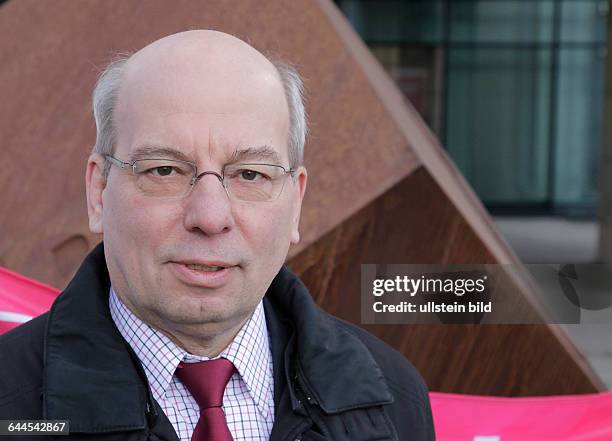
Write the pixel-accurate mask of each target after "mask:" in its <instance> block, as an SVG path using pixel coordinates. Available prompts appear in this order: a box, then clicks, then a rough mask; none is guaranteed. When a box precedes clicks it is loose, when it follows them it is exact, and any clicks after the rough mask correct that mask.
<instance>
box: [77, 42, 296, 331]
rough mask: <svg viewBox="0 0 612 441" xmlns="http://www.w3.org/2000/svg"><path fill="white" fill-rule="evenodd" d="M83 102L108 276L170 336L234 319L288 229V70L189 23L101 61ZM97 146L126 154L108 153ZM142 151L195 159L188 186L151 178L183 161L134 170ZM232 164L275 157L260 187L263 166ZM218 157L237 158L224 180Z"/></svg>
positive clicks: (250, 305) (93, 202)
mask: <svg viewBox="0 0 612 441" xmlns="http://www.w3.org/2000/svg"><path fill="white" fill-rule="evenodd" d="M94 107H95V110H94V112H95V113H96V123H97V126H98V139H97V144H96V148H95V149H96V152H94V153H93V154H92V156H91V157H90V160H89V163H88V167H87V177H86V180H87V198H88V211H89V222H90V228H91V230H92V231H94V232H98V233H103V234H104V248H105V253H106V261H107V265H108V270H109V275H110V278H111V282H112V284H113V287H114V288H115V290H116V291H117V293H118V294H119V296H120V297H121V299H122V300H123V301H124V302H125V303H126V304H127V306H128V307H129V308H130V309H131V310H132V311H133V312H134V313H136V315H138V316H139V317H140V318H141V319H143V320H144V321H146V322H148V323H150V324H151V325H153V326H154V327H156V328H158V329H160V330H162V331H164V332H165V333H167V334H169V335H171V336H173V337H175V338H176V339H177V340H182V339H183V338H184V337H185V336H200V337H201V338H206V337H210V336H215V335H222V334H223V333H228V332H229V333H231V332H234V331H236V330H237V328H238V327H239V326H240V325H241V324H242V323H243V322H244V321H245V320H246V319H247V318H248V316H249V315H250V314H251V312H252V311H253V309H254V307H255V306H256V305H257V303H258V302H259V300H260V299H261V298H262V296H263V295H264V294H265V291H266V290H267V288H268V286H269V284H270V282H271V281H272V279H273V278H274V276H275V275H276V273H277V272H278V270H279V269H280V267H281V265H282V264H283V262H284V260H285V258H286V255H287V252H288V248H289V245H290V243H292V242H293V243H295V242H297V241H298V240H299V233H298V222H299V217H300V207H301V202H302V198H303V195H304V190H305V186H306V172H305V169H304V168H303V167H302V155H303V154H302V151H303V143H304V135H305V116H304V111H303V105H302V102H301V83H300V81H299V77H298V76H297V74H295V73H294V72H293V71H292V70H291V69H290V68H287V67H286V66H283V65H281V64H280V63H279V64H277V65H274V64H272V63H271V62H270V61H269V60H268V59H266V58H265V57H264V56H263V55H262V54H260V53H259V52H257V51H256V50H255V49H253V48H252V47H251V46H249V45H247V44H246V43H244V42H243V41H241V40H239V39H237V38H235V37H232V36H230V35H227V34H223V33H220V32H214V31H189V32H184V33H180V34H175V35H171V36H169V37H166V38H163V39H161V40H158V41H156V42H154V43H152V44H151V45H149V46H147V47H145V48H144V49H142V50H140V51H139V52H137V53H135V54H134V55H132V56H131V57H129V58H128V59H127V61H121V62H118V63H115V64H113V65H111V67H110V69H109V70H107V71H106V73H105V74H104V75H103V76H102V77H101V80H100V82H99V84H98V86H97V88H96V92H95V93H94ZM106 154H111V155H112V156H113V157H114V158H116V159H117V160H118V161H121V162H124V163H129V164H130V165H127V166H126V167H125V168H120V167H119V166H118V167H115V166H111V164H110V161H109V160H107V159H106V158H105V156H104V155H106ZM144 159H170V160H178V161H179V162H176V163H174V164H177V165H181V164H185V163H187V162H188V163H192V164H195V166H196V167H197V174H198V175H199V179H198V180H197V181H196V182H195V184H193V186H192V187H190V186H189V185H188V184H187V191H188V192H187V193H186V194H185V193H183V192H180V191H178V190H173V191H171V192H170V193H169V192H168V191H166V190H164V191H160V190H159V188H165V189H167V188H170V187H169V185H170V184H168V182H170V181H169V179H174V177H179V175H180V170H190V169H189V167H190V166H189V165H187V168H182V167H177V168H174V167H170V166H167V165H164V167H158V168H155V169H152V170H151V169H147V168H146V167H141V166H142V164H148V163H146V162H139V163H137V166H136V168H135V169H133V167H132V166H131V164H133V163H134V161H135V160H144ZM118 161H116V160H115V161H114V162H115V165H118V164H119V165H120V162H118ZM180 161H182V162H180ZM168 164H170V165H172V162H170V163H168ZM237 164H268V165H273V166H277V167H273V168H272V169H273V170H277V171H278V174H277V176H276V177H275V185H274V186H273V188H275V189H282V190H281V191H280V192H274V195H273V196H274V197H267V196H268V193H266V192H267V189H266V188H265V187H262V188H263V189H262V188H260V187H258V185H259V184H257V183H256V182H254V181H256V180H260V181H262V182H263V180H266V179H268V178H267V177H266V176H263V175H260V174H258V173H256V172H253V171H249V170H255V171H259V170H260V169H259V168H257V167H258V166H255V167H242V166H241V167H236V165H237ZM154 165H156V166H157V165H159V164H154ZM278 166H280V167H282V168H280V167H278ZM228 167H230V168H232V167H233V169H234V170H236V171H234V172H233V174H232V176H233V177H231V178H228V176H227V173H226V176H225V180H224V183H226V184H229V186H228V188H227V191H226V189H225V188H224V186H223V185H222V183H221V181H220V176H221V174H222V173H223V171H224V170H225V171H227V170H228ZM245 170H246V171H245ZM288 170H295V172H291V173H285V172H284V171H288ZM205 171H211V172H215V173H217V174H218V175H215V174H204V175H202V172H205ZM183 181H184V180H183ZM183 181H178V182H183ZM187 181H189V179H187ZM254 185H255V187H253V186H254ZM152 188H153V189H152ZM181 188H183V187H181ZM271 188H272V187H271ZM276 193H278V194H276ZM270 194H271V193H270ZM253 199H256V200H253ZM268 199H271V200H268Z"/></svg>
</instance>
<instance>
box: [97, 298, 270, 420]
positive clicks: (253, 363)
mask: <svg viewBox="0 0 612 441" xmlns="http://www.w3.org/2000/svg"><path fill="white" fill-rule="evenodd" d="M109 306H110V312H111V317H112V318H113V321H114V322H115V324H116V326H117V328H118V329H119V332H120V333H121V335H122V336H123V338H124V339H125V340H126V341H127V342H128V343H129V344H130V346H131V347H132V349H133V350H134V352H135V353H136V355H137V356H138V358H139V359H140V361H141V363H142V365H143V368H144V370H145V373H146V375H147V379H148V381H149V385H150V387H151V392H152V393H153V397H154V398H155V399H156V400H157V401H158V402H161V400H163V399H165V395H166V391H167V390H168V387H169V385H170V383H171V381H172V377H173V376H174V372H175V371H176V368H177V366H178V364H179V363H180V362H181V361H183V360H188V361H203V360H208V358H207V357H203V356H197V355H193V354H190V353H188V352H186V351H185V350H184V349H182V348H181V347H179V346H178V345H177V344H175V343H174V342H173V341H172V340H170V338H168V337H167V336H166V335H164V334H163V333H161V332H160V331H158V330H156V329H154V328H152V327H151V326H149V325H148V324H146V323H145V322H143V321H142V320H140V319H139V318H138V317H136V315H135V314H134V313H133V312H132V311H131V310H130V309H129V308H128V307H127V306H126V305H125V304H124V303H123V302H122V301H121V300H120V299H119V297H118V296H117V294H116V293H115V290H114V289H113V288H112V287H111V288H110V296H109ZM219 357H223V358H226V359H228V360H229V361H231V362H232V363H233V364H234V366H235V367H236V370H237V371H238V373H239V374H240V376H241V377H242V380H243V381H244V383H245V385H246V386H247V389H248V391H249V393H250V395H251V397H252V398H253V400H254V402H255V404H256V406H257V408H258V409H259V411H260V412H261V414H262V415H268V414H269V413H270V412H273V409H271V408H270V400H269V399H268V394H269V393H270V392H269V391H271V393H272V395H271V396H273V384H272V378H273V373H272V371H271V366H272V364H271V358H272V355H271V353H270V341H269V336H268V330H267V327H266V320H265V314H264V311H263V304H262V302H259V304H258V305H257V307H256V308H255V311H254V312H253V314H252V315H251V317H250V318H249V319H248V320H247V321H246V323H245V324H244V325H243V326H242V328H241V329H240V331H238V334H237V335H236V337H235V338H234V340H232V342H231V343H230V344H229V345H228V346H227V347H226V348H225V349H224V350H223V351H222V352H221V353H220V354H219ZM217 358H218V357H217ZM262 370H265V372H261V371H262Z"/></svg>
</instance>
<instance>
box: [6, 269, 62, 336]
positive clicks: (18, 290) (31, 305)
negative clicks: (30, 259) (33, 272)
mask: <svg viewBox="0 0 612 441" xmlns="http://www.w3.org/2000/svg"><path fill="white" fill-rule="evenodd" d="M59 293H60V291H59V290H57V289H55V288H52V287H50V286H48V285H45V284H43V283H40V282H37V281H35V280H32V279H29V278H27V277H25V276H22V275H21V274H17V273H14V272H12V271H9V270H7V269H6V268H3V267H0V334H3V333H4V332H6V331H8V330H9V329H12V328H14V327H16V326H19V325H20V324H22V323H24V322H27V321H28V320H30V319H32V318H33V317H36V316H38V315H40V314H43V313H45V312H47V311H48V310H49V308H50V307H51V304H52V303H53V301H54V300H55V298H56V297H57V296H58V295H59Z"/></svg>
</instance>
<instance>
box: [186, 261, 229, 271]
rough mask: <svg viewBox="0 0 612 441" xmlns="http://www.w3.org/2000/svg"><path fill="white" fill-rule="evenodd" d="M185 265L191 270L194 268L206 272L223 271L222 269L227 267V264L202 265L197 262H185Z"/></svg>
mask: <svg viewBox="0 0 612 441" xmlns="http://www.w3.org/2000/svg"><path fill="white" fill-rule="evenodd" d="M183 265H185V266H186V267H187V268H189V269H190V270H193V271H206V272H210V271H221V270H223V269H225V268H227V267H225V266H218V265H200V264H197V263H184V264H183Z"/></svg>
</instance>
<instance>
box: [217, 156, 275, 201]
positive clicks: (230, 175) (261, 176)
mask: <svg viewBox="0 0 612 441" xmlns="http://www.w3.org/2000/svg"><path fill="white" fill-rule="evenodd" d="M224 177H225V185H226V186H227V191H228V192H229V194H230V195H232V196H233V197H235V198H236V199H240V200H243V201H271V200H274V199H276V198H277V197H278V195H279V194H280V193H281V191H282V190H283V185H284V183H285V171H284V170H283V168H282V167H280V166H276V165H267V164H235V165H228V166H226V167H225V169H224Z"/></svg>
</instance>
